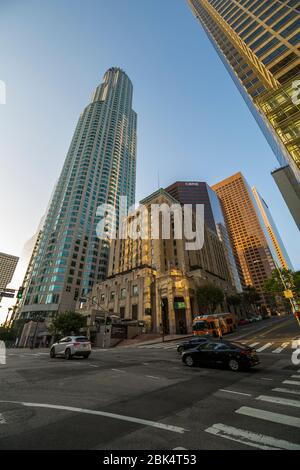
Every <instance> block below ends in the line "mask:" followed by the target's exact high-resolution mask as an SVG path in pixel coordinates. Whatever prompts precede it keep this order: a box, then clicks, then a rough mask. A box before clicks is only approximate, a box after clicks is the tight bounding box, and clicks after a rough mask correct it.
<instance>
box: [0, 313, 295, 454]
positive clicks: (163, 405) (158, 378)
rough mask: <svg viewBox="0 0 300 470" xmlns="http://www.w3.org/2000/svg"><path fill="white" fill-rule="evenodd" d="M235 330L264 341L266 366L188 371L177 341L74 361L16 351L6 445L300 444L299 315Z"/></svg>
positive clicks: (1, 378) (1, 422) (0, 429)
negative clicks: (296, 345) (296, 341)
mask: <svg viewBox="0 0 300 470" xmlns="http://www.w3.org/2000/svg"><path fill="white" fill-rule="evenodd" d="M230 338H232V339H233V338H235V339H237V338H238V339H240V341H242V342H246V343H248V344H254V343H256V345H255V347H256V348H257V350H258V351H260V352H258V354H259V356H260V359H261V364H260V365H259V366H257V367H255V368H253V369H252V370H251V371H249V372H231V371H229V370H219V369H209V368H191V369H190V368H188V367H186V366H184V365H183V364H182V363H181V360H180V358H179V356H178V354H177V353H176V349H175V346H176V344H175V343H164V344H156V345H155V344H153V345H147V346H146V345H144V346H135V347H128V348H115V349H112V350H108V351H101V350H97V351H93V353H92V355H91V356H90V358H89V359H88V360H82V359H73V360H71V361H66V360H65V359H59V358H56V359H50V357H49V354H48V352H46V351H45V350H42V351H41V350H34V351H29V350H19V349H11V350H8V351H7V363H6V365H0V391H1V393H0V449H105V450H115V449H118V450H120V449H121V450H125V449H128V450H132V449H134V450H136V449H147V450H162V449H176V448H179V447H180V448H185V449H189V450H195V449H198V450H202V449H261V448H265V449H270V448H272V449H273V448H279V449H300V364H299V365H294V364H293V363H292V352H293V349H292V347H291V346H292V343H291V342H292V340H293V339H297V338H300V330H299V327H298V325H297V323H296V322H295V320H294V319H292V318H284V319H282V318H280V319H278V318H273V319H270V320H266V321H262V322H258V323H256V324H252V325H249V326H245V327H243V328H241V329H240V330H239V332H238V333H236V334H234V335H230V336H228V339H230ZM299 359H300V354H299Z"/></svg>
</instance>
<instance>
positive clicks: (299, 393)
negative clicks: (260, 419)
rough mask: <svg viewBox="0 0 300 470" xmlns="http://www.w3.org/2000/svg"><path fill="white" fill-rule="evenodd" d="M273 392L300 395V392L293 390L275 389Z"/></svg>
mask: <svg viewBox="0 0 300 470" xmlns="http://www.w3.org/2000/svg"><path fill="white" fill-rule="evenodd" d="M272 392H281V393H290V394H291V395H300V390H293V389H290V388H273V389H272Z"/></svg>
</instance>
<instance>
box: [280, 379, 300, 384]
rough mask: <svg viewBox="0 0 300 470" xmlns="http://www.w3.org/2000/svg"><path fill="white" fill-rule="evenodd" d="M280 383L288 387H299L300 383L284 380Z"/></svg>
mask: <svg viewBox="0 0 300 470" xmlns="http://www.w3.org/2000/svg"><path fill="white" fill-rule="evenodd" d="M282 383H283V384H288V385H300V382H297V381H296V380H284V381H283V382H282Z"/></svg>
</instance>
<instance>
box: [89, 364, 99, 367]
mask: <svg viewBox="0 0 300 470" xmlns="http://www.w3.org/2000/svg"><path fill="white" fill-rule="evenodd" d="M90 367H99V366H97V365H96V364H90Z"/></svg>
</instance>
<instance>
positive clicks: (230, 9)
mask: <svg viewBox="0 0 300 470" xmlns="http://www.w3.org/2000/svg"><path fill="white" fill-rule="evenodd" d="M188 1H189V4H190V6H191V8H192V10H193V12H194V14H195V15H196V17H197V18H198V19H199V21H200V22H201V24H202V26H203V28H204V30H205V32H206V33H207V35H208V37H209V39H210V41H211V42H212V44H213V46H214V48H215V50H216V51H217V53H218V54H219V56H220V58H221V60H222V61H223V63H224V65H225V67H226V68H227V70H228V72H229V73H230V75H231V77H232V79H233V80H234V82H235V84H236V86H237V87H238V89H239V91H240V92H241V94H242V96H243V98H244V99H245V101H246V103H247V105H248V107H249V108H250V110H251V112H252V113H253V115H254V117H255V119H256V121H257V122H258V124H259V126H260V127H261V129H262V131H263V133H264V135H265V136H266V138H267V140H268V142H269V144H270V145H271V147H272V149H273V151H274V153H275V155H276V157H277V159H278V162H279V164H280V167H281V168H282V169H285V168H288V169H289V179H285V181H284V183H282V182H281V181H280V180H278V178H275V177H274V178H275V181H276V183H277V184H278V187H279V189H280V191H281V193H282V195H283V196H284V198H285V201H286V203H287V205H288V207H289V209H290V212H291V214H292V215H293V217H294V219H295V222H296V223H297V225H298V227H299V228H300V223H299V212H300V4H299V1H298V0H188ZM295 197H296V200H297V204H296V207H295V202H294V203H293V204H291V203H290V199H291V198H293V199H294V200H295Z"/></svg>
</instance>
